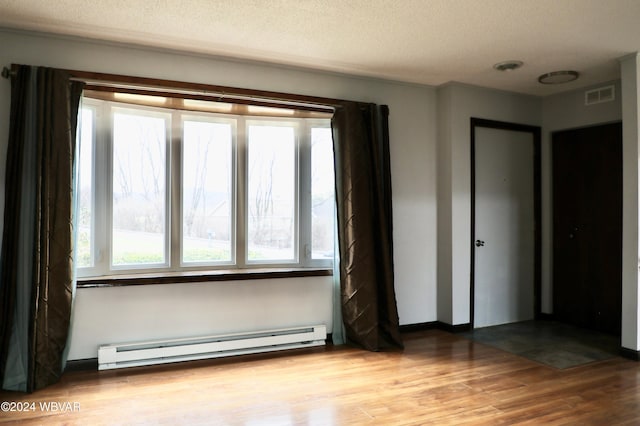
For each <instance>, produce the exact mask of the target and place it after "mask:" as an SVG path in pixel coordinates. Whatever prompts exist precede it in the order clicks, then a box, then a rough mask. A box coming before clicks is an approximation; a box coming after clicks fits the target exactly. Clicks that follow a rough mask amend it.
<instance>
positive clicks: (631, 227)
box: [620, 53, 640, 351]
mask: <svg viewBox="0 0 640 426" xmlns="http://www.w3.org/2000/svg"><path fill="white" fill-rule="evenodd" d="M620 65H621V67H620V68H621V73H620V75H621V79H622V83H621V86H622V90H621V91H622V346H623V347H625V348H629V349H632V350H635V351H638V350H640V315H639V310H638V308H639V307H640V291H638V286H639V284H640V276H639V275H638V270H639V269H640V246H639V244H640V239H639V238H638V237H639V234H638V229H639V228H640V226H639V221H640V208H639V207H640V201H639V200H640V197H639V194H640V184H639V183H638V178H639V176H640V173H639V168H640V160H639V158H640V157H639V155H640V129H639V128H638V126H639V124H640V54H639V53H634V54H632V55H629V56H626V57H624V58H622V59H621V61H620Z"/></svg>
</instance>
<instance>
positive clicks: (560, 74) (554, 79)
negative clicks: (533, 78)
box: [538, 71, 580, 84]
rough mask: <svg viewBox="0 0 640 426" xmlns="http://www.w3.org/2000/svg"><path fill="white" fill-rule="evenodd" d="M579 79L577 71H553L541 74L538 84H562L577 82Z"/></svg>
mask: <svg viewBox="0 0 640 426" xmlns="http://www.w3.org/2000/svg"><path fill="white" fill-rule="evenodd" d="M578 77H580V74H579V73H578V71H554V72H548V73H546V74H542V75H541V76H540V77H538V82H540V83H542V84H563V83H569V82H570V81H574V80H577V79H578Z"/></svg>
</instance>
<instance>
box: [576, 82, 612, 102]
mask: <svg viewBox="0 0 640 426" xmlns="http://www.w3.org/2000/svg"><path fill="white" fill-rule="evenodd" d="M615 98H616V88H615V86H613V85H611V86H604V87H600V88H598V89H593V90H588V91H586V92H584V104H585V105H593V104H601V103H603V102H611V101H612V100H614V99H615Z"/></svg>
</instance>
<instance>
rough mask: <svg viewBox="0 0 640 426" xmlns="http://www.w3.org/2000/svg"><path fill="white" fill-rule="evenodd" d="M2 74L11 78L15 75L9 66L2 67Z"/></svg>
mask: <svg viewBox="0 0 640 426" xmlns="http://www.w3.org/2000/svg"><path fill="white" fill-rule="evenodd" d="M2 76H3V77H4V78H11V77H13V73H12V72H11V70H10V69H9V68H7V67H2Z"/></svg>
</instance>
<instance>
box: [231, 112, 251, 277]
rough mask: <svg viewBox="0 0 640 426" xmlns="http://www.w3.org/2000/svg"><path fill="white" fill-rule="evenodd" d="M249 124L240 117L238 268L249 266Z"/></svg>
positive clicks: (234, 217)
mask: <svg viewBox="0 0 640 426" xmlns="http://www.w3.org/2000/svg"><path fill="white" fill-rule="evenodd" d="M247 134H248V133H247V124H246V120H245V119H244V117H238V124H237V128H236V161H235V166H236V169H235V191H234V193H235V208H236V210H235V214H233V215H232V217H233V220H234V223H235V234H236V238H235V244H236V247H235V248H236V256H235V263H236V265H237V267H238V268H244V267H245V266H246V265H247V255H248V253H247V226H248V217H249V213H248V210H247V182H248V179H247V174H248V173H249V171H248V170H247V137H248V136H247Z"/></svg>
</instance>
